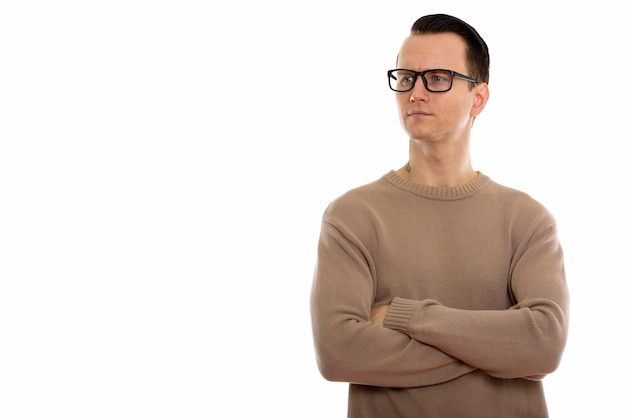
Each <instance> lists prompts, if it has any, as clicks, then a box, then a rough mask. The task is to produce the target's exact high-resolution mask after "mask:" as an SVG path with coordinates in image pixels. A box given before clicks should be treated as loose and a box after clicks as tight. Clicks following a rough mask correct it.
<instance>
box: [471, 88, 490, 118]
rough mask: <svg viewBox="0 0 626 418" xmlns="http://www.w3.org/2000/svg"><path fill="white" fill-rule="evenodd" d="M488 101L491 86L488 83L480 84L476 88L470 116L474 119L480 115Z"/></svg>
mask: <svg viewBox="0 0 626 418" xmlns="http://www.w3.org/2000/svg"><path fill="white" fill-rule="evenodd" d="M488 100H489V86H488V85H487V83H480V84H479V85H478V86H476V87H474V104H473V105H472V110H471V112H470V115H471V116H472V117H474V118H475V117H476V116H478V115H480V114H481V113H482V111H483V109H484V108H485V105H486V104H487V101H488Z"/></svg>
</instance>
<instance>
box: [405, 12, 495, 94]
mask: <svg viewBox="0 0 626 418" xmlns="http://www.w3.org/2000/svg"><path fill="white" fill-rule="evenodd" d="M445 32H452V33H456V34H457V35H459V36H460V37H461V38H463V40H464V41H465V44H466V46H467V51H466V60H467V68H468V72H469V74H468V75H469V76H470V77H472V78H474V79H476V80H478V82H479V83H487V84H489V48H487V44H486V43H485V41H484V40H483V38H482V37H481V36H480V35H479V34H478V32H477V31H476V30H475V29H474V28H473V27H472V26H470V25H468V24H467V23H465V22H464V21H462V20H461V19H458V18H456V17H454V16H449V15H445V14H433V15H428V16H422V17H420V18H419V19H417V20H416V21H415V23H413V26H412V27H411V34H412V35H418V34H426V33H431V34H434V33H445Z"/></svg>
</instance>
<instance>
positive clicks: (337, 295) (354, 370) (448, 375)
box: [311, 223, 475, 387]
mask: <svg viewBox="0 0 626 418" xmlns="http://www.w3.org/2000/svg"><path fill="white" fill-rule="evenodd" d="M373 266H374V263H373V261H372V260H371V258H370V257H369V255H368V253H367V250H366V249H365V248H364V246H363V245H361V244H360V243H359V242H358V239H357V238H356V237H346V236H345V235H344V234H342V233H341V232H340V231H339V230H337V229H336V228H335V227H334V226H332V225H330V224H328V223H324V224H323V226H322V232H321V236H320V242H319V248H318V262H317V266H316V269H315V277H314V281H313V288H312V292H311V318H312V326H313V338H314V345H315V351H316V355H317V361H318V366H319V369H320V372H321V373H322V375H323V376H324V377H325V378H326V379H328V380H331V381H344V382H352V383H358V384H364V385H372V386H384V387H415V386H425V385H433V384H438V383H443V382H446V381H449V380H452V379H454V378H457V377H459V376H462V375H464V374H467V373H470V372H472V371H473V370H475V367H473V366H469V365H467V364H465V363H464V362H463V361H460V360H459V359H458V358H456V357H455V356H454V355H451V354H449V353H445V352H443V351H442V350H441V349H439V348H436V347H433V346H431V345H428V344H425V343H423V342H421V341H418V340H417V339H414V338H411V337H410V336H408V335H405V334H404V333H402V332H398V331H395V330H391V329H387V328H384V327H381V326H378V325H376V324H374V322H372V320H371V319H370V315H371V314H372V311H371V309H372V304H373V302H374V294H375V286H376V285H375V281H374V279H373V274H374V273H375V272H373V269H374V267H373ZM374 312H376V311H374Z"/></svg>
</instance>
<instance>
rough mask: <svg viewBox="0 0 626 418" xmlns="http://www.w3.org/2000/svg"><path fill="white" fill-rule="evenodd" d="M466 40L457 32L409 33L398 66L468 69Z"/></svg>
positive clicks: (424, 68) (421, 68) (416, 68)
mask: <svg viewBox="0 0 626 418" xmlns="http://www.w3.org/2000/svg"><path fill="white" fill-rule="evenodd" d="M466 65H467V64H466V47H465V41H464V40H463V38H461V37H460V36H459V35H457V34H456V33H449V32H446V33H428V34H418V35H409V37H407V38H406V39H405V40H404V43H403V44H402V47H401V48H400V53H399V54H398V68H408V69H412V70H417V71H422V70H428V69H433V68H443V69H448V70H455V71H459V72H463V71H465V70H466Z"/></svg>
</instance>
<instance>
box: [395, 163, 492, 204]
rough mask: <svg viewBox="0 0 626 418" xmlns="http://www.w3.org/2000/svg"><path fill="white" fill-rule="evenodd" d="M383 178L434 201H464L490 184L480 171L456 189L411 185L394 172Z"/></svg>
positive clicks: (410, 182) (411, 183)
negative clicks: (472, 178)
mask: <svg viewBox="0 0 626 418" xmlns="http://www.w3.org/2000/svg"><path fill="white" fill-rule="evenodd" d="M383 178H384V179H385V180H387V181H388V182H390V183H391V184H393V185H394V186H396V187H398V188H400V189H403V190H406V191H407V192H410V193H413V194H415V195H418V196H421V197H425V198H427V199H434V200H459V199H464V198H467V197H469V196H472V195H474V194H476V193H478V192H479V191H481V190H483V189H484V188H485V187H487V186H488V185H489V184H491V179H490V178H489V177H487V176H486V175H484V174H483V173H481V172H480V171H479V172H478V177H476V178H475V179H474V180H472V182H470V183H468V184H464V185H462V186H457V187H433V186H424V185H422V184H418V183H413V182H412V181H409V180H405V179H403V178H402V177H400V176H399V175H398V174H397V173H396V172H395V171H394V170H391V171H390V172H388V173H387V174H385V175H384V176H383Z"/></svg>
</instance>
